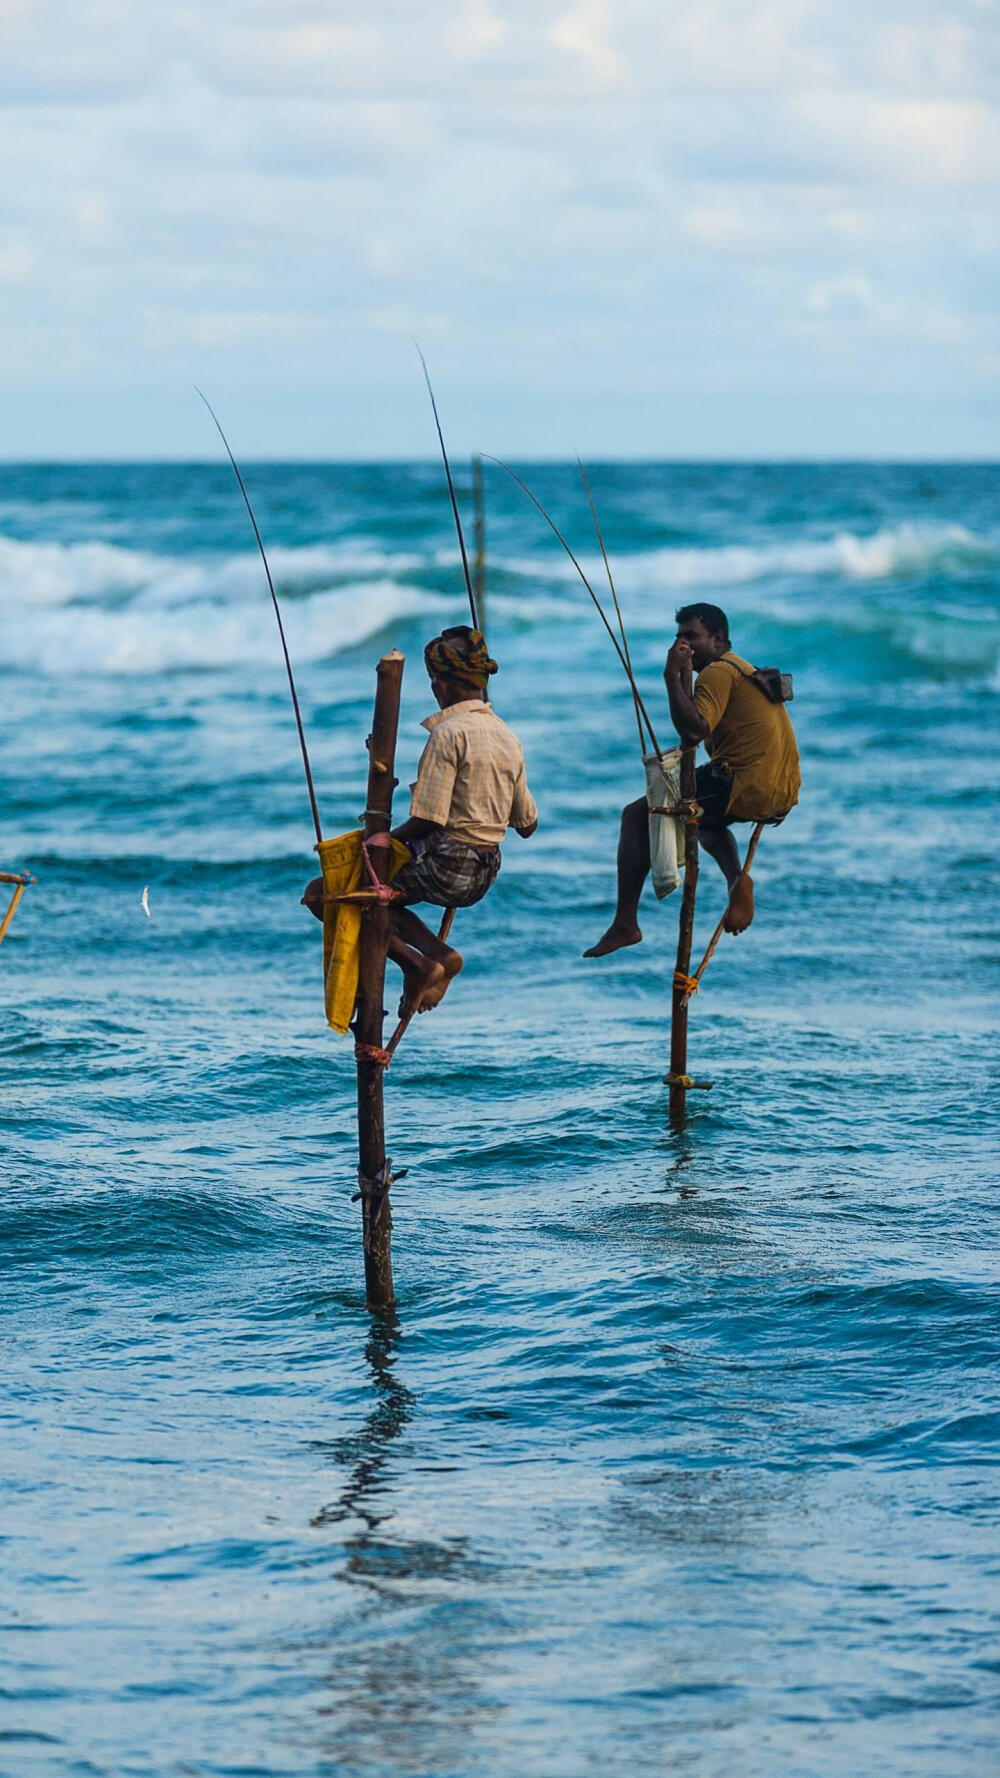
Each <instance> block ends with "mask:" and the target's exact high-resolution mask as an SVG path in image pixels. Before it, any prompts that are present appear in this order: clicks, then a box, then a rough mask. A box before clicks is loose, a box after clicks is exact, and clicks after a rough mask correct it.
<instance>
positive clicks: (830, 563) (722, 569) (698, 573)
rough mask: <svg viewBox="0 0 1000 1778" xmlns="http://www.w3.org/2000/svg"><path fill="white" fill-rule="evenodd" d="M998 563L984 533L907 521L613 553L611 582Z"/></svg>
mask: <svg viewBox="0 0 1000 1778" xmlns="http://www.w3.org/2000/svg"><path fill="white" fill-rule="evenodd" d="M578 553H579V559H580V562H581V564H582V566H583V567H584V569H585V571H586V572H587V574H588V576H589V575H592V574H593V575H596V576H597V577H598V579H600V578H601V577H602V576H603V566H602V563H601V559H600V556H599V555H596V554H594V555H592V554H589V553H583V552H578ZM997 562H1000V540H997V539H994V538H989V537H984V536H981V535H979V534H978V533H976V532H974V531H970V530H968V529H967V528H966V526H964V525H955V524H950V525H949V524H940V525H929V524H912V523H908V524H901V525H894V526H890V527H887V528H885V529H883V530H880V531H875V532H872V533H871V534H870V535H869V536H861V535H859V534H857V533H856V532H853V531H838V532H835V533H834V535H833V536H832V537H826V538H822V537H820V538H789V539H787V540H784V541H782V542H776V543H770V544H765V545H762V546H757V545H753V544H741V543H732V544H721V545H718V546H716V547H714V548H707V549H703V548H697V547H695V546H691V547H684V546H680V547H677V546H674V547H668V548H662V549H654V550H646V551H644V552H642V553H641V554H637V555H621V556H619V557H617V558H616V559H615V560H614V562H613V567H614V570H615V578H616V581H617V582H618V583H619V584H620V585H621V586H622V587H624V588H635V589H637V590H638V589H640V588H646V587H653V586H660V587H669V588H671V589H672V590H677V591H680V590H683V589H691V590H692V591H695V590H697V589H699V588H700V589H704V590H705V591H708V590H710V589H711V588H713V587H733V586H744V585H747V584H748V583H750V582H753V581H757V580H765V579H769V578H779V579H785V578H794V577H799V576H807V577H810V578H811V577H821V578H837V579H840V580H844V581H848V582H851V581H875V580H894V579H908V578H911V577H912V576H915V575H922V574H930V573H933V572H935V570H940V571H947V572H948V573H956V572H958V573H961V572H962V571H963V570H966V571H968V570H975V569H982V568H984V567H986V566H989V565H990V564H995V563H997ZM517 566H518V567H519V569H520V570H521V571H522V572H524V573H529V572H534V573H537V572H538V562H537V560H536V561H533V562H530V561H522V562H520V563H518V564H517ZM547 572H549V573H554V574H557V575H558V576H559V578H561V579H563V578H572V577H574V576H575V573H576V570H575V569H574V567H573V565H572V563H571V562H570V561H568V560H567V559H566V558H565V557H564V556H562V555H561V552H560V554H559V555H554V556H553V558H552V561H551V562H549V563H548V564H547ZM596 585H597V582H596V581H595V586H596Z"/></svg>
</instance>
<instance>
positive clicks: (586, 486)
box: [576, 457, 659, 753]
mask: <svg viewBox="0 0 1000 1778" xmlns="http://www.w3.org/2000/svg"><path fill="white" fill-rule="evenodd" d="M576 466H577V468H578V470H579V471H580V480H581V481H582V482H583V491H584V493H585V494H586V496H587V505H588V506H589V507H590V516H591V518H592V519H593V521H594V530H595V531H596V532H597V541H598V543H599V544H600V546H601V556H602V558H603V561H604V567H605V570H606V572H607V576H608V585H609V587H610V588H611V597H612V599H613V600H614V602H615V612H616V613H617V616H618V628H619V630H620V632H621V639H622V647H623V648H624V650H625V660H626V662H627V664H628V670H629V672H630V673H631V671H632V655H631V652H630V650H629V645H628V636H627V634H626V631H625V619H624V618H623V617H622V608H621V606H620V605H619V603H618V593H617V590H616V588H615V582H614V576H613V574H612V572H611V563H610V562H609V561H608V552H607V550H606V549H605V547H604V534H603V532H602V530H601V521H600V519H599V518H598V516H597V507H596V506H595V505H594V496H593V494H592V493H591V491H590V482H589V480H588V478H587V471H586V470H585V469H584V467H583V464H582V463H581V461H580V458H579V457H577V459H576ZM632 699H633V702H634V704H635V720H636V726H637V727H638V730H639V752H640V753H645V751H646V741H645V737H644V735H643V732H642V716H641V713H640V710H639V698H638V695H637V693H636V689H635V680H634V679H633V680H632ZM649 738H650V740H651V742H652V744H653V746H654V748H656V737H655V735H654V734H653V732H652V730H650V736H649ZM656 750H657V752H659V749H658V748H656Z"/></svg>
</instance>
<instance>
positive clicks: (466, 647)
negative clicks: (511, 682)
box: [424, 624, 497, 691]
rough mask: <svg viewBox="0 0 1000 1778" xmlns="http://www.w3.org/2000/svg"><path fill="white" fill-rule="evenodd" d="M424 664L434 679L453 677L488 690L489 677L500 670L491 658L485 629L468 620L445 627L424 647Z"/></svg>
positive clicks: (466, 683)
mask: <svg viewBox="0 0 1000 1778" xmlns="http://www.w3.org/2000/svg"><path fill="white" fill-rule="evenodd" d="M424 664H425V666H426V668H427V671H428V673H429V674H430V676H431V678H432V679H452V680H454V681H456V683H457V684H459V685H470V686H472V687H473V688H474V689H475V690H476V691H485V690H486V681H487V680H488V678H489V676H490V674H491V673H495V672H496V671H497V663H496V661H494V660H491V659H490V656H489V652H488V650H487V647H486V638H485V636H484V635H483V632H482V630H472V629H470V628H469V625H468V624H456V625H455V627H454V628H453V629H451V630H442V632H441V634H440V636H435V637H434V640H433V641H432V642H428V644H427V647H426V648H425V649H424Z"/></svg>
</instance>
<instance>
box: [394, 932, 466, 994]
mask: <svg viewBox="0 0 1000 1778" xmlns="http://www.w3.org/2000/svg"><path fill="white" fill-rule="evenodd" d="M389 919H390V921H391V922H392V928H393V935H394V936H393V944H391V945H390V947H389V955H390V957H393V958H395V960H396V962H397V963H399V964H400V966H401V968H403V970H404V972H405V971H406V969H407V967H409V968H410V970H411V971H412V970H413V967H414V964H413V960H414V959H415V958H418V959H419V960H420V962H421V963H422V964H423V965H424V966H425V968H426V969H428V970H431V971H433V974H432V975H431V976H428V977H427V979H426V980H425V981H424V982H423V984H422V985H420V984H419V983H418V982H417V980H416V978H414V987H415V988H417V1004H416V1005H414V1004H413V1000H414V996H413V995H412V994H411V992H410V976H409V975H408V976H407V979H406V987H405V989H404V992H403V998H402V1000H401V1001H400V1003H399V1011H400V1017H401V1018H402V1017H403V1016H404V1014H405V1013H406V1011H408V1010H410V1009H412V1010H413V1011H414V1012H430V1010H431V1007H432V1006H437V1005H438V1003H439V1002H440V1001H442V1000H443V999H444V997H445V994H446V993H447V992H448V988H449V986H450V984H451V983H452V982H453V981H454V979H455V977H456V976H457V974H458V972H459V970H460V969H461V967H462V964H463V963H464V961H465V959H464V957H463V956H462V953H461V951H456V950H455V948H454V946H453V945H447V944H445V942H444V940H443V939H440V938H438V935H437V933H436V932H432V931H431V929H430V927H429V926H425V925H424V922H423V921H422V920H421V919H420V918H419V917H418V916H417V915H416V914H415V913H414V912H413V910H412V908H408V907H394V908H392V909H391V910H390V914H389ZM393 946H396V947H398V954H397V949H394V948H393ZM403 953H405V954H406V957H407V959H408V964H407V963H406V962H404V960H403Z"/></svg>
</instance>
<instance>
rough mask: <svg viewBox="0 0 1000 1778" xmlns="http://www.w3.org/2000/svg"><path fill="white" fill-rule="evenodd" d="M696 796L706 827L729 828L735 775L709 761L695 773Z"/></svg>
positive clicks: (711, 760)
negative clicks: (727, 811)
mask: <svg viewBox="0 0 1000 1778" xmlns="http://www.w3.org/2000/svg"><path fill="white" fill-rule="evenodd" d="M694 776H695V784H696V785H697V791H696V795H697V797H698V801H699V803H700V804H701V819H702V821H703V822H704V823H705V826H706V827H728V826H729V824H730V822H731V821H732V819H733V817H732V816H731V815H727V814H726V810H727V809H728V807H729V798H730V797H731V796H732V794H733V774H732V772H727V771H726V768H725V766H717V765H716V763H715V761H714V760H713V759H710V760H707V761H706V763H705V764H704V765H703V766H699V767H698V770H697V771H696V772H695V775H694Z"/></svg>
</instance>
